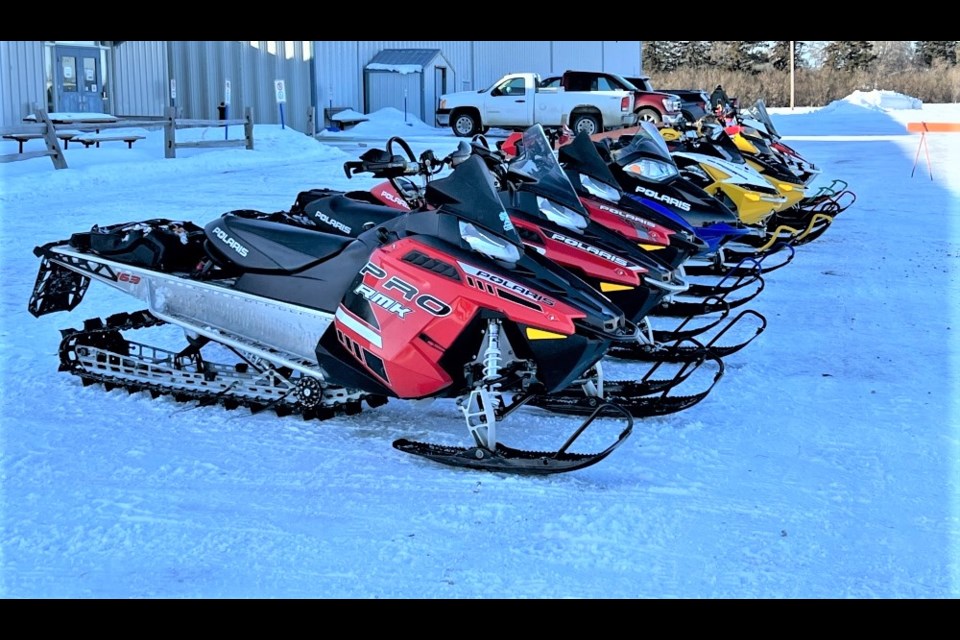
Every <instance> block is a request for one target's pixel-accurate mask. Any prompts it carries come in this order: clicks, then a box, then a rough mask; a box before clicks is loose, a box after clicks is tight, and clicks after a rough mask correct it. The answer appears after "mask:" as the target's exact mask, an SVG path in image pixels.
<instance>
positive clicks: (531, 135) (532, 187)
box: [510, 124, 587, 229]
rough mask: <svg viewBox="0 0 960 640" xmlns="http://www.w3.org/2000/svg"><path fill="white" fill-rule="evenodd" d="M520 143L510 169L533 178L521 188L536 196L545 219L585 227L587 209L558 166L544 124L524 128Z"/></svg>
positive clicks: (570, 226) (570, 225)
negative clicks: (517, 153)
mask: <svg viewBox="0 0 960 640" xmlns="http://www.w3.org/2000/svg"><path fill="white" fill-rule="evenodd" d="M520 143H521V144H520V147H519V155H518V156H517V157H516V158H514V159H513V160H512V161H511V162H510V170H511V171H515V172H518V173H522V174H524V175H525V176H527V177H529V178H531V179H532V180H533V181H532V182H526V181H524V182H523V183H522V184H521V185H520V189H521V190H522V191H529V192H530V193H534V194H536V195H537V201H538V203H539V204H540V212H541V213H543V215H544V216H546V217H547V219H548V220H551V221H552V222H555V223H557V224H560V225H562V226H564V227H566V228H575V229H585V228H586V227H587V217H586V216H587V210H586V209H584V207H583V204H582V203H581V202H580V198H579V197H578V196H577V192H576V190H575V189H574V188H573V185H572V184H571V183H570V178H568V177H567V174H566V173H564V171H563V167H561V166H560V161H559V160H558V159H557V156H556V154H555V153H554V151H553V146H552V145H551V144H550V141H549V140H547V134H546V133H544V131H543V127H542V126H541V125H539V124H536V125H534V126H532V127H530V128H529V129H527V130H526V131H524V132H523V136H522V138H521V140H520Z"/></svg>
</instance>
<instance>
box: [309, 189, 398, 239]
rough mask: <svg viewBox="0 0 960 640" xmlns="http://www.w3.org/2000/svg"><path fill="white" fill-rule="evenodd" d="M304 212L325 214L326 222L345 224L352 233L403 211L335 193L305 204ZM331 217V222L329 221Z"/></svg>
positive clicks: (329, 223) (394, 216) (333, 224)
mask: <svg viewBox="0 0 960 640" xmlns="http://www.w3.org/2000/svg"><path fill="white" fill-rule="evenodd" d="M305 211H306V213H307V214H308V215H313V214H315V213H316V212H319V213H322V214H324V215H325V216H327V220H325V221H324V222H326V224H328V225H332V226H337V223H339V224H340V225H341V227H342V226H346V227H347V229H346V232H347V233H351V231H352V232H353V233H354V234H357V233H359V232H360V231H361V230H363V229H366V228H368V227H370V226H376V225H378V224H381V223H382V222H385V221H387V220H390V219H392V218H396V217H397V216H398V215H400V214H401V213H403V211H401V210H399V209H394V208H393V207H390V206H388V205H385V204H373V203H369V202H363V201H359V200H356V199H355V198H351V197H349V196H346V195H336V196H332V197H330V198H321V199H318V200H315V201H313V202H311V203H310V204H308V205H307V207H306V210H305ZM331 219H332V222H331Z"/></svg>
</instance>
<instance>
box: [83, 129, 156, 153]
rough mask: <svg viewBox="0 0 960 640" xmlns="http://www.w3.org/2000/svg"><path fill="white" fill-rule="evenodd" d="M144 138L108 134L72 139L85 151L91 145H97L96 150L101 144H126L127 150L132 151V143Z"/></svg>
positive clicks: (135, 135)
mask: <svg viewBox="0 0 960 640" xmlns="http://www.w3.org/2000/svg"><path fill="white" fill-rule="evenodd" d="M145 137H146V136H141V135H138V134H135V133H133V134H109V133H85V134H83V135H79V136H75V137H73V138H72V139H73V140H74V141H75V142H79V143H80V144H82V145H83V146H84V148H85V149H89V148H90V147H91V146H93V145H97V148H98V149H99V148H100V143H101V142H121V141H122V142H126V143H127V148H128V149H132V148H133V143H134V142H136V141H137V140H143V139H144V138H145Z"/></svg>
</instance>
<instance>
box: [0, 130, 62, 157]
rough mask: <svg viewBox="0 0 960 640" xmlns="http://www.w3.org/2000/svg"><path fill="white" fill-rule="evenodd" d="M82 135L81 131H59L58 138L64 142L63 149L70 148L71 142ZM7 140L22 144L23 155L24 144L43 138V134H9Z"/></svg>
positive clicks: (20, 150) (21, 151) (6, 136)
mask: <svg viewBox="0 0 960 640" xmlns="http://www.w3.org/2000/svg"><path fill="white" fill-rule="evenodd" d="M79 135H80V132H79V131H57V137H58V138H60V139H61V140H63V148H64V149H69V148H70V141H71V140H73V139H74V138H76V137H77V136H79ZM3 137H4V139H5V140H15V141H17V142H18V143H19V144H20V149H19V152H20V153H23V143H24V142H26V141H28V140H37V139H40V138H42V137H43V134H42V133H8V134H6V135H5V136H3Z"/></svg>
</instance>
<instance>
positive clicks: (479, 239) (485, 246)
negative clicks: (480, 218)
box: [460, 220, 520, 262]
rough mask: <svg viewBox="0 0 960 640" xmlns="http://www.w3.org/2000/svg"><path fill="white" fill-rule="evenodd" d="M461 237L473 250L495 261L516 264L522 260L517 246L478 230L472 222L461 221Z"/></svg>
mask: <svg viewBox="0 0 960 640" xmlns="http://www.w3.org/2000/svg"><path fill="white" fill-rule="evenodd" d="M460 237H462V238H463V239H464V240H466V242H467V244H468V245H469V246H470V248H471V249H473V250H474V251H476V252H477V253H482V254H483V255H485V256H488V257H490V258H493V259H495V260H506V261H507V262H516V261H517V260H519V259H520V250H519V249H518V248H517V245H515V244H513V243H512V242H508V241H507V240H505V239H504V238H498V237H497V236H495V235H493V234H492V233H489V232H487V231H484V230H482V229H480V228H478V227H477V226H476V225H474V224H472V223H470V222H464V221H463V220H460Z"/></svg>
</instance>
